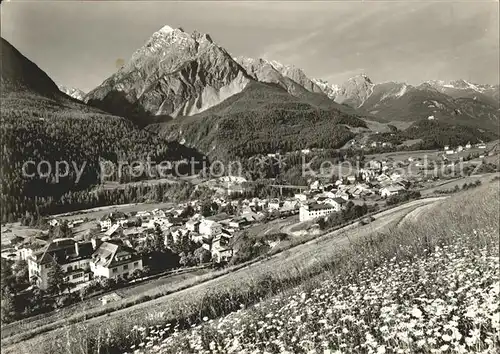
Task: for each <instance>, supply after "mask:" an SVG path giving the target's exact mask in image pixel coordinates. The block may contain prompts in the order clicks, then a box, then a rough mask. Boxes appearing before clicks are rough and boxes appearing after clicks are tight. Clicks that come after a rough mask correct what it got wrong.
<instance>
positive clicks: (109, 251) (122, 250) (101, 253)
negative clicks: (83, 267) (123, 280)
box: [90, 241, 143, 278]
mask: <svg viewBox="0 0 500 354" xmlns="http://www.w3.org/2000/svg"><path fill="white" fill-rule="evenodd" d="M138 269H139V270H142V269H143V265H142V257H141V256H140V255H139V254H137V252H136V251H135V250H134V249H132V248H130V247H127V246H125V245H123V244H122V243H121V242H119V241H113V242H111V241H109V242H103V243H102V244H101V245H100V246H99V247H97V249H96V250H95V252H94V253H93V254H92V259H91V261H90V270H91V271H92V272H93V273H94V276H95V277H103V278H117V277H118V276H122V277H127V276H129V275H130V274H131V273H132V272H133V271H134V270H138Z"/></svg>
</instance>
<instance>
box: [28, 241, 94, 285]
mask: <svg viewBox="0 0 500 354" xmlns="http://www.w3.org/2000/svg"><path fill="white" fill-rule="evenodd" d="M92 252H93V248H92V242H76V241H75V240H73V239H71V238H60V239H54V240H52V241H51V242H49V243H48V244H47V246H45V247H44V248H43V249H42V250H40V251H38V252H34V253H32V254H31V255H30V256H29V257H28V274H29V277H30V279H33V278H35V279H36V284H37V286H38V287H39V288H40V289H47V287H48V278H49V270H50V269H51V268H52V267H53V266H54V264H55V263H56V264H58V265H59V266H60V267H61V269H62V270H63V272H64V273H65V280H66V281H67V282H68V283H75V284H77V283H81V282H84V281H88V280H90V277H91V273H90V269H89V263H90V258H91V255H92Z"/></svg>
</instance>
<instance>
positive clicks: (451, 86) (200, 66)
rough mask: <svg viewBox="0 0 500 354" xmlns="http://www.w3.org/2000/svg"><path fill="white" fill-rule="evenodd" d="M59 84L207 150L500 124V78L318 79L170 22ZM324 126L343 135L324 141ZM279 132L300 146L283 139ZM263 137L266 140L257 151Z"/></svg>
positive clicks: (44, 81) (44, 82) (334, 143)
mask: <svg viewBox="0 0 500 354" xmlns="http://www.w3.org/2000/svg"><path fill="white" fill-rule="evenodd" d="M32 65H34V64H32ZM35 67H36V65H35ZM30 70H31V71H33V68H31V67H30V68H26V70H24V69H23V70H21V71H20V72H22V73H29V72H30ZM2 75H4V74H3V73H2ZM6 75H7V76H9V75H10V74H9V73H8V72H7V73H6ZM7 76H6V77H7ZM11 76H12V75H11ZM30 77H36V75H26V77H23V75H20V76H19V77H11V78H8V79H7V78H6V79H5V80H7V81H9V80H10V82H13V83H14V85H21V86H22V85H26V83H28V82H29V80H30ZM37 80H38V81H36V82H35V81H33V82H32V83H31V84H30V85H34V86H36V87H37V89H39V88H43V87H45V88H46V90H45V91H46V93H47V94H48V92H49V91H50V92H52V94H54V95H57V94H58V93H57V92H56V91H55V89H56V88H57V87H55V84H54V83H53V82H52V80H50V78H48V76H46V75H45V74H43V75H40V78H39V79H37ZM2 81H4V76H2ZM49 86H50V87H49ZM59 89H60V90H61V91H62V92H64V93H65V94H66V95H68V96H70V97H72V98H75V99H77V100H79V101H83V102H85V103H86V104H87V105H88V106H91V107H95V108H98V109H100V110H102V111H105V112H109V113H111V114H113V115H116V116H121V117H125V118H128V119H129V120H131V121H132V122H134V123H135V124H137V125H138V126H139V127H145V126H148V125H151V126H150V127H149V128H148V130H150V131H154V132H155V133H157V132H160V133H161V134H162V135H164V136H166V137H167V138H168V139H171V140H174V139H177V140H179V141H182V142H183V143H184V144H186V145H188V146H191V147H196V148H200V149H201V150H202V151H203V152H204V153H208V154H215V151H217V152H218V153H222V154H233V153H241V154H243V155H245V154H247V153H249V152H252V153H257V152H263V151H264V150H266V149H271V150H273V149H276V148H280V149H295V148H301V147H306V146H317V147H338V146H340V145H341V144H342V142H343V141H344V140H345V139H347V138H348V137H352V134H357V133H359V132H360V129H361V132H363V133H364V134H366V133H369V130H368V128H366V127H368V126H370V124H368V125H366V124H367V123H369V122H370V121H377V122H378V124H379V126H380V124H388V123H390V122H398V121H401V122H410V123H413V122H419V121H421V120H423V119H428V120H433V121H434V123H435V124H441V123H443V124H445V123H446V124H451V125H460V126H465V127H468V129H480V131H493V132H496V130H497V127H498V123H499V122H498V118H499V102H498V99H499V93H498V92H499V88H498V85H497V86H491V85H478V84H472V83H469V82H467V81H465V80H457V81H453V82H442V81H428V82H424V83H422V84H420V85H418V86H414V85H409V84H406V83H399V82H386V83H375V82H372V80H370V78H369V77H368V76H367V75H366V74H360V75H356V76H354V77H352V78H350V79H349V80H347V81H346V82H344V83H342V84H339V85H337V84H332V83H328V82H327V81H325V80H322V79H320V78H311V77H309V76H308V75H307V74H306V73H305V72H304V71H303V70H301V69H300V68H298V67H295V66H293V65H284V64H282V63H279V62H277V61H273V60H265V59H258V58H245V57H236V58H235V57H232V56H231V55H230V54H229V52H228V51H227V50H226V49H224V48H223V47H221V46H220V45H218V44H217V43H216V42H215V41H213V40H212V38H211V37H210V35H208V34H202V33H199V32H196V31H195V32H193V33H191V34H189V33H187V32H185V31H184V30H183V29H181V28H171V27H169V26H164V27H162V28H161V29H159V30H158V31H157V32H155V33H153V34H152V36H151V37H150V38H149V39H148V40H147V41H146V42H145V44H144V45H143V46H142V47H140V48H139V49H137V50H136V51H135V52H134V53H133V55H132V57H131V58H130V60H129V61H128V62H127V63H126V64H125V65H123V67H121V68H120V69H119V70H118V71H117V72H116V73H114V74H113V75H111V76H110V77H109V78H107V79H106V80H105V81H104V82H103V83H102V84H101V85H99V86H98V87H96V88H95V89H93V90H91V91H90V92H88V93H87V94H84V93H83V92H82V91H80V90H78V89H73V88H65V87H60V88H59ZM65 97H67V96H65ZM304 112H307V114H305V113H304ZM278 117H279V119H278ZM275 118H276V119H275ZM340 121H342V122H343V123H339V122H340ZM208 122H210V123H208ZM229 122H231V123H229ZM346 122H348V123H346ZM297 127H302V128H304V129H303V132H305V131H307V134H306V135H304V134H305V133H303V132H300V131H298V130H297ZM306 127H307V129H306ZM234 129H243V130H241V131H236V130H234ZM319 129H321V130H322V131H323V132H324V131H327V132H329V133H331V135H332V136H336V137H339V136H342V138H341V139H330V140H328V139H327V140H325V139H323V138H321V139H319V138H318V136H319V135H318V134H317V133H318V132H317V131H316V130H319ZM340 131H342V134H339V132H340ZM274 132H280V134H281V136H282V137H288V139H290V140H292V139H294V137H295V139H296V141H299V142H301V143H298V144H291V143H286V144H283V143H279V142H278V141H277V140H279V137H276V136H274V135H273V133H274ZM299 135H300V136H299ZM310 137H314V138H310ZM417 138H418V137H417ZM231 139H234V141H233V142H231V143H229V142H228V141H229V140H231ZM318 139H319V140H318ZM320 140H321V141H320ZM258 141H260V142H261V143H262V144H260V147H259V148H256V147H255V145H256V144H257V142H258ZM236 145H238V148H237V149H233V148H232V147H235V146H236ZM245 146H247V147H248V151H245V149H246V147H245ZM230 147H231V148H230Z"/></svg>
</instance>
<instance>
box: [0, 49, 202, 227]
mask: <svg viewBox="0 0 500 354" xmlns="http://www.w3.org/2000/svg"><path fill="white" fill-rule="evenodd" d="M1 44H2V47H1V52H2V60H3V62H2V64H3V65H2V81H1V87H0V88H1V99H2V117H1V119H2V124H1V130H2V151H1V153H0V158H1V160H0V162H1V166H2V171H1V172H2V175H1V179H2V193H1V207H2V209H1V217H2V222H4V221H7V220H10V221H14V220H15V219H16V218H18V217H20V216H22V215H25V213H31V214H38V213H40V214H46V213H49V212H51V211H53V210H52V208H53V207H54V206H55V204H61V203H62V204H65V205H70V204H75V205H74V206H73V207H76V206H77V204H78V203H80V202H83V200H78V198H83V197H84V198H87V199H89V200H91V199H92V198H96V196H93V195H91V194H88V195H87V194H85V195H84V194H79V195H78V198H77V197H76V195H73V194H72V193H76V192H78V191H83V190H86V189H88V188H89V187H91V186H94V185H97V184H99V183H100V181H101V178H102V175H101V169H100V161H102V160H107V161H112V162H115V163H116V162H117V161H119V160H120V161H127V162H132V161H135V160H141V161H146V158H147V157H150V158H151V160H152V161H158V162H159V161H163V160H166V161H172V162H175V161H178V160H182V159H189V158H191V157H194V158H195V159H198V160H201V158H202V155H201V154H199V153H198V152H197V151H196V150H194V149H190V148H187V147H185V146H183V145H180V144H178V143H176V142H167V141H165V140H162V139H160V138H158V137H157V136H155V135H153V134H151V133H150V132H148V131H145V130H139V129H138V128H137V127H136V126H134V125H133V123H131V122H130V121H129V120H127V119H124V118H122V117H118V116H113V115H110V114H108V113H105V112H103V111H101V110H98V109H96V108H93V107H89V106H87V105H85V104H83V103H82V102H80V101H78V100H75V99H73V98H71V97H69V96H67V95H66V94H64V93H62V92H60V91H59V89H58V87H57V86H56V85H55V83H54V82H53V81H52V80H51V79H50V78H49V77H48V76H47V74H46V73H45V72H43V71H42V70H41V69H40V68H38V67H37V66H36V65H35V64H33V63H32V62H31V61H29V60H28V59H27V58H25V57H24V56H23V55H22V54H21V53H19V51H17V50H16V49H15V48H14V47H13V46H12V45H10V44H9V43H8V42H7V41H5V40H4V39H2V40H1ZM30 161H31V162H30ZM41 161H47V162H48V164H49V165H50V171H48V169H49V167H47V165H45V166H46V167H45V168H44V169H42V170H41V171H42V172H43V173H42V174H38V173H35V172H36V164H38V163H40V162H41ZM56 161H66V162H67V163H68V164H69V166H70V169H69V171H67V172H68V173H67V176H61V178H60V179H59V180H57V178H56V176H55V173H56V172H55V168H56ZM26 162H29V163H30V165H29V166H27V167H28V169H27V170H26V172H27V173H28V174H30V175H31V174H33V176H31V177H27V176H24V175H23V166H24V164H25V163H26ZM75 165H76V166H77V167H78V169H82V166H83V170H82V171H83V172H82V174H81V176H79V177H78V173H77V172H76V170H75V168H74V167H73V166H75ZM61 168H62V170H61V171H60V174H61V175H64V174H65V172H66V170H65V168H63V167H61ZM47 172H49V173H48V174H47ZM127 176H128V174H127V172H126V171H124V173H123V177H127ZM112 178H117V179H119V178H118V176H116V175H115V176H112ZM63 196H64V198H63V199H64V200H63V199H61V198H62V197H63Z"/></svg>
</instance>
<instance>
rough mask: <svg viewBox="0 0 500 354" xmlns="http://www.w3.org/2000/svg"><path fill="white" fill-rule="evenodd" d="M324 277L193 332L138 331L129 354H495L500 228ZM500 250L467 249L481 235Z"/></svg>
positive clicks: (208, 322)
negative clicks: (404, 258)
mask: <svg viewBox="0 0 500 354" xmlns="http://www.w3.org/2000/svg"><path fill="white" fill-rule="evenodd" d="M487 233H488V234H487V235H478V234H477V231H475V232H474V234H473V235H457V236H456V238H455V240H454V242H453V243H452V244H450V245H444V246H442V247H439V246H436V247H435V248H434V249H433V250H428V252H427V254H424V255H423V256H420V257H418V258H415V259H413V260H412V261H398V260H397V259H396V258H392V259H387V260H384V261H383V262H382V263H381V265H380V266H378V267H376V268H372V267H370V266H367V267H365V268H363V269H362V270H361V271H359V272H356V273H351V274H348V275H346V274H344V275H342V276H334V277H332V278H330V279H327V280H323V281H322V282H321V283H319V284H317V285H316V286H315V287H314V288H313V289H307V290H306V288H304V287H302V288H300V289H293V290H294V291H293V292H287V293H285V294H283V295H281V296H277V297H274V298H272V299H270V300H268V301H264V302H262V303H260V304H256V305H255V306H252V307H250V308H248V309H241V310H239V311H237V312H234V313H232V314H230V315H228V316H226V317H223V318H220V319H215V320H211V319H207V318H204V320H205V321H206V322H205V323H203V324H198V325H196V326H194V327H192V328H191V329H188V330H179V329H178V328H170V326H169V325H168V324H167V325H166V326H155V327H149V328H144V327H135V328H134V330H133V331H132V333H131V334H130V336H131V338H132V339H134V340H135V344H133V345H132V346H131V347H130V350H129V352H130V353H132V352H133V353H325V354H326V353H472V352H474V353H496V352H498V350H499V349H500V342H499V330H500V324H499V319H500V309H499V258H498V257H499V254H498V234H497V231H496V230H489V231H487ZM485 237H486V238H489V239H490V240H491V241H492V242H493V243H495V240H496V241H497V242H496V247H495V246H494V245H492V244H489V246H488V247H483V248H481V247H479V248H476V249H474V250H471V249H470V247H468V246H467V245H469V244H471V242H474V239H475V238H481V239H484V238H485Z"/></svg>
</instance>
